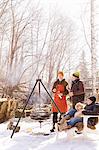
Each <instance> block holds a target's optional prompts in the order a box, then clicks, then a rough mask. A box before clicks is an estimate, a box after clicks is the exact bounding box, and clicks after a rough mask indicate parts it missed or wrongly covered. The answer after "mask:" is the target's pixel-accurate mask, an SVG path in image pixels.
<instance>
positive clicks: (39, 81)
mask: <svg viewBox="0 0 99 150" xmlns="http://www.w3.org/2000/svg"><path fill="white" fill-rule="evenodd" d="M37 83H39V95H40V84H41V85H42V86H43V88H44V89H45V91H46V93H47V94H48V96H49V97H50V99H51V101H52V103H53V104H54V105H55V107H56V108H57V110H58V111H59V113H60V114H61V111H60V110H59V108H58V106H57V105H56V103H55V102H54V100H53V98H52V96H51V95H50V93H49V92H48V90H47V89H46V87H45V85H44V84H43V82H42V81H41V79H37V80H36V83H35V85H34V87H33V89H32V91H31V93H30V95H29V97H28V99H27V102H26V104H25V106H24V108H23V111H22V114H21V116H20V117H19V119H18V121H17V124H16V126H15V128H14V130H13V132H12V134H11V138H12V137H13V135H14V133H15V130H16V128H17V126H18V124H19V122H20V120H21V117H22V115H23V113H24V111H25V109H26V106H27V104H28V102H29V100H30V98H31V96H32V94H33V92H34V90H35V87H36V85H37Z"/></svg>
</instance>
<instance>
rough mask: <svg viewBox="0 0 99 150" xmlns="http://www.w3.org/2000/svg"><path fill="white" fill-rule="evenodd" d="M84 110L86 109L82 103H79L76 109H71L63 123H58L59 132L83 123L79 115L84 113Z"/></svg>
mask: <svg viewBox="0 0 99 150" xmlns="http://www.w3.org/2000/svg"><path fill="white" fill-rule="evenodd" d="M83 109H84V104H82V103H80V102H79V103H77V104H76V106H75V109H71V110H70V111H69V112H68V113H67V114H65V115H64V116H63V118H62V119H61V121H60V122H59V123H58V125H59V126H58V127H59V130H60V131H62V130H66V129H69V128H71V127H72V126H73V125H74V123H76V122H82V117H81V116H80V115H79V114H78V113H79V112H82V110H83ZM78 115H79V116H78ZM76 116H77V117H76Z"/></svg>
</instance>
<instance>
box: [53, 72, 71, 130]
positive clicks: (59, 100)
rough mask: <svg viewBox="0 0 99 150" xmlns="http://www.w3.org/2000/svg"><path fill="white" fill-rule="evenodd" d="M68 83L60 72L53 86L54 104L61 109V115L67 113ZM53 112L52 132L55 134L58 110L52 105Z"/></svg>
mask: <svg viewBox="0 0 99 150" xmlns="http://www.w3.org/2000/svg"><path fill="white" fill-rule="evenodd" d="M67 85H68V83H67V82H66V81H65V79H64V74H63V72H62V71H60V72H58V79H57V80H56V82H55V83H54V85H53V88H52V92H53V94H54V102H55V104H56V105H57V107H58V108H59V110H60V112H61V113H66V112H67V102H66V95H67V94H68V90H67ZM52 112H53V128H52V129H51V130H50V131H51V132H54V129H55V123H57V121H58V109H57V108H56V106H55V105H54V104H52Z"/></svg>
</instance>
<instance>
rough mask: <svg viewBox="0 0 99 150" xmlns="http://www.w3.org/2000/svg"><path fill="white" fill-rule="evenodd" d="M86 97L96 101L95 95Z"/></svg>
mask: <svg viewBox="0 0 99 150" xmlns="http://www.w3.org/2000/svg"><path fill="white" fill-rule="evenodd" d="M88 99H90V100H91V101H92V102H95V101H96V97H95V96H91V97H89V98H88Z"/></svg>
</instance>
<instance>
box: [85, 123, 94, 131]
mask: <svg viewBox="0 0 99 150" xmlns="http://www.w3.org/2000/svg"><path fill="white" fill-rule="evenodd" d="M87 127H88V128H90V129H92V130H95V129H96V127H95V126H94V125H90V124H88V125H87Z"/></svg>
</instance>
